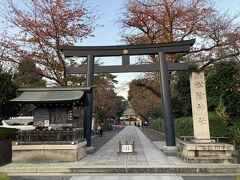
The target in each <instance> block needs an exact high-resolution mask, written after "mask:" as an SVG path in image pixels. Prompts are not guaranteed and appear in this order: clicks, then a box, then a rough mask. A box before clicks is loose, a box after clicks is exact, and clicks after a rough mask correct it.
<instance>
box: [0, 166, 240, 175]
mask: <svg viewBox="0 0 240 180" xmlns="http://www.w3.org/2000/svg"><path fill="white" fill-rule="evenodd" d="M0 172H5V173H37V174H41V173H50V174H51V173H67V174H76V173H77V174H78V173H80V174H81V173H160V174H161V173H170V174H172V173H173V174H191V173H194V174H204V173H208V174H209V173H210V174H217V173H222V174H237V173H239V172H240V166H239V165H223V166H221V167H219V166H202V167H197V166H161V167H144V166H142V167H124V166H119V167H109V166H103V167H99V166H91V167H6V168H0Z"/></svg>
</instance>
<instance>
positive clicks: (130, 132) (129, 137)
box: [78, 126, 172, 167]
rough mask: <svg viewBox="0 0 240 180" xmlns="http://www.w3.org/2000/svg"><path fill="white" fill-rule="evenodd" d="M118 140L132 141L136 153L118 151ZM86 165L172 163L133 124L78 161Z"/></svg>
mask: <svg viewBox="0 0 240 180" xmlns="http://www.w3.org/2000/svg"><path fill="white" fill-rule="evenodd" d="M119 141H121V142H126V141H131V142H132V141H134V142H135V150H136V153H135V154H133V153H128V154H125V153H118V151H119ZM78 164H79V165H87V166H91V165H94V166H99V165H100V166H101V165H108V166H129V167H130V166H151V167H154V166H159V165H170V164H172V163H171V161H169V160H168V159H167V158H166V156H165V155H164V154H163V153H162V152H161V151H160V150H159V149H158V148H156V147H155V146H154V145H153V144H152V143H151V141H150V140H149V139H148V138H147V137H146V136H145V135H144V134H143V133H142V131H141V130H140V129H139V128H138V127H135V126H127V127H125V128H124V129H123V130H122V131H121V132H119V133H118V134H117V135H116V136H114V137H113V138H112V139H111V140H110V141H109V142H107V143H106V144H105V145H104V146H103V147H102V148H100V149H99V150H98V151H97V152H95V153H94V154H92V155H87V156H86V157H85V158H83V159H82V160H80V161H79V162H78Z"/></svg>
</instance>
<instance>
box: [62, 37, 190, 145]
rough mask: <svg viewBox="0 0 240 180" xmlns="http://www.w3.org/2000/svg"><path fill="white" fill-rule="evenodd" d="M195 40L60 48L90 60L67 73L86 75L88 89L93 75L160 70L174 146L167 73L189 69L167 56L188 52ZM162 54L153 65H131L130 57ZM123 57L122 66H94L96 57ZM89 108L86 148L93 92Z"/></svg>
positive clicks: (170, 142)
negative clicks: (168, 59)
mask: <svg viewBox="0 0 240 180" xmlns="http://www.w3.org/2000/svg"><path fill="white" fill-rule="evenodd" d="M194 43H195V40H194V39H192V40H187V41H179V42H170V43H160V44H146V45H118V46H60V49H61V51H62V52H63V54H64V55H65V57H74V56H75V57H87V66H79V67H70V68H68V69H67V73H68V74H87V86H93V78H94V73H124V72H152V71H160V91H161V96H162V102H163V114H164V128H165V134H166V136H165V137H166V145H167V146H175V145H176V143H175V134H174V125H173V116H172V106H171V99H170V86H169V79H168V70H170V71H181V70H187V69H188V64H186V63H171V62H167V61H166V54H175V53H187V52H189V51H190V47H191V46H192V45H193V44H194ZM150 54H151V55H152V54H154V55H155V54H158V55H159V62H155V63H153V64H140V65H130V60H129V56H131V55H150ZM103 56H105V57H107V56H122V65H115V66H98V65H95V64H94V58H95V57H103ZM88 100H89V105H88V106H87V107H86V108H85V109H84V131H85V133H86V134H85V137H86V139H87V147H90V146H91V126H92V106H93V93H92V91H91V92H90V93H89V94H88Z"/></svg>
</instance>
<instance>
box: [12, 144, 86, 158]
mask: <svg viewBox="0 0 240 180" xmlns="http://www.w3.org/2000/svg"><path fill="white" fill-rule="evenodd" d="M85 155H86V142H80V143H78V144H39V145H36V144H35V145H34V144H31V145H14V144H13V145H12V162H26V163H40V162H42V163H44V162H74V161H77V160H79V159H81V158H83V157H84V156H85Z"/></svg>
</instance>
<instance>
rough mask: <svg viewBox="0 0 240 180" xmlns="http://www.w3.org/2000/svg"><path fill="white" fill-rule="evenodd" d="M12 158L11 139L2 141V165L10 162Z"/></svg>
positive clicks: (0, 144)
mask: <svg viewBox="0 0 240 180" xmlns="http://www.w3.org/2000/svg"><path fill="white" fill-rule="evenodd" d="M11 159H12V144H11V141H10V140H4V141H0V165H2V164H6V163H10V162H11Z"/></svg>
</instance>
